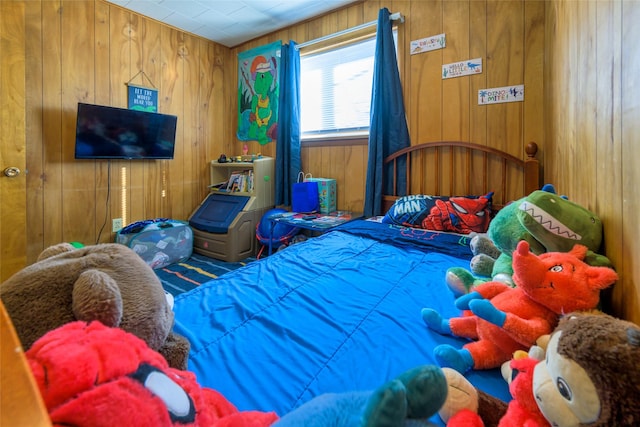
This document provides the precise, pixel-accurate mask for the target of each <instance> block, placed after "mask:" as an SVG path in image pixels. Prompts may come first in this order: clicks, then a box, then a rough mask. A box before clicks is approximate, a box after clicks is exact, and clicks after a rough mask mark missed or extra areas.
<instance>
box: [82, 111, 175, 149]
mask: <svg viewBox="0 0 640 427" xmlns="http://www.w3.org/2000/svg"><path fill="white" fill-rule="evenodd" d="M177 121H178V118H177V117H176V116H171V115H168V114H160V113H151V112H148V111H139V110H128V109H126V108H115V107H107V106H103V105H93V104H84V103H78V118H77V121H76V145H75V158H76V159H173V152H174V148H175V142H176V124H177Z"/></svg>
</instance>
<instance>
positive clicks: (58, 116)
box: [27, 0, 63, 261]
mask: <svg viewBox="0 0 640 427" xmlns="http://www.w3.org/2000/svg"><path fill="white" fill-rule="evenodd" d="M41 6H42V34H43V37H42V43H43V48H42V69H43V74H42V98H43V104H42V129H43V145H44V150H43V153H42V156H43V159H44V174H43V175H42V181H43V183H42V186H43V188H44V203H43V207H42V210H41V212H40V215H41V217H42V222H43V224H44V225H43V230H44V236H43V242H42V247H41V248H40V251H38V252H41V251H42V249H44V248H45V247H48V246H51V245H54V244H56V243H60V242H62V241H63V238H62V230H63V226H62V188H63V185H62V165H63V160H62V144H61V140H62V92H63V86H62V61H61V56H62V52H61V49H62V41H61V38H62V2H61V0H55V1H50V2H41ZM44 35H46V36H44ZM34 60H35V58H34ZM45 70H46V71H45ZM34 108H36V107H35V106H34ZM27 209H28V210H32V209H33V210H36V211H37V210H39V206H32V205H30V206H29V207H28V208H27ZM27 235H28V238H27V240H30V238H31V235H30V232H29V234H27ZM33 241H37V239H35V238H34V240H33ZM33 259H34V258H30V261H33Z"/></svg>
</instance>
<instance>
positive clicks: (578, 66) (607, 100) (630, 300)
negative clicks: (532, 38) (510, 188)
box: [545, 0, 640, 323]
mask: <svg viewBox="0 0 640 427" xmlns="http://www.w3.org/2000/svg"><path fill="white" fill-rule="evenodd" d="M639 19H640V3H638V2H629V1H618V0H616V1H610V0H597V1H584V2H575V1H553V2H551V3H550V4H549V5H547V9H546V37H545V41H546V43H545V44H546V46H545V52H546V66H545V83H546V99H545V101H546V102H545V135H546V139H545V147H546V154H545V177H546V179H547V180H549V181H551V182H554V183H555V184H557V186H558V189H559V190H560V191H561V192H562V193H563V194H567V195H569V197H570V198H571V199H572V200H574V201H575V202H577V203H579V204H581V205H584V206H586V207H588V208H589V209H591V210H593V211H594V212H596V213H598V215H599V216H600V217H601V219H602V222H603V224H604V234H605V244H604V248H605V253H606V255H607V256H608V257H609V258H610V259H611V260H612V261H613V264H614V266H615V267H616V270H617V271H618V273H619V275H620V280H619V281H618V283H617V284H616V285H615V286H614V287H613V288H612V290H611V292H607V295H606V298H605V300H606V302H607V303H608V305H609V309H611V310H612V311H613V312H614V313H616V314H617V315H618V316H620V317H623V318H625V319H629V320H631V321H634V322H636V323H640V262H638V260H639V259H640V256H639V255H638V254H640V227H638V225H639V224H640V221H638V212H640V198H639V197H638V193H637V192H636V191H637V188H638V187H640V171H639V168H638V165H637V164H636V163H637V162H638V159H640V46H638V43H637V40H638V39H639V38H640V28H639V27H638V24H637V23H638V20H639Z"/></svg>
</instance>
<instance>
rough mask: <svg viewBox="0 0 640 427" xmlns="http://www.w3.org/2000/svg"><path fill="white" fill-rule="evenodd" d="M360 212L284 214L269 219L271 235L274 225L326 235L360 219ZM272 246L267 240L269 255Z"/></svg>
mask: <svg viewBox="0 0 640 427" xmlns="http://www.w3.org/2000/svg"><path fill="white" fill-rule="evenodd" d="M362 217H363V215H362V212H347V211H336V212H331V213H329V214H320V213H313V214H302V213H296V212H284V213H281V214H277V215H272V216H270V217H269V220H270V221H271V234H272V235H273V228H274V227H275V226H276V224H278V223H279V224H287V225H291V226H293V227H298V228H302V229H304V230H310V231H314V232H317V233H320V234H322V233H326V232H327V231H330V230H332V229H334V228H336V227H337V226H339V225H342V224H345V223H347V222H349V221H353V220H354V219H359V218H362ZM271 252H272V246H271V239H270V240H269V255H271Z"/></svg>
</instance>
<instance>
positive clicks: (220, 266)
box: [154, 253, 256, 296]
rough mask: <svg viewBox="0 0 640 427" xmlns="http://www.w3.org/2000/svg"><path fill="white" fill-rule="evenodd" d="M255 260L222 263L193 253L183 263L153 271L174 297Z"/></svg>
mask: <svg viewBox="0 0 640 427" xmlns="http://www.w3.org/2000/svg"><path fill="white" fill-rule="evenodd" d="M255 260H256V259H255V258H247V259H244V260H242V261H239V262H224V261H220V260H217V259H213V258H208V257H206V256H202V255H199V254H196V253H194V254H192V255H191V257H190V258H189V259H188V260H186V261H185V262H178V263H175V264H170V265H168V266H166V267H164V268H159V269H157V270H154V271H155V272H156V275H157V276H158V278H159V279H160V282H161V283H162V287H163V288H164V289H165V291H167V292H169V293H170V294H172V295H174V296H175V295H178V294H181V293H182V292H187V291H189V290H191V289H194V288H196V287H198V286H200V285H201V284H203V283H205V282H208V281H210V280H213V279H217V278H218V277H220V276H222V275H224V274H226V273H228V272H230V271H233V270H235V269H237V268H240V267H243V266H245V265H247V264H249V263H251V262H253V261H255Z"/></svg>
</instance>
